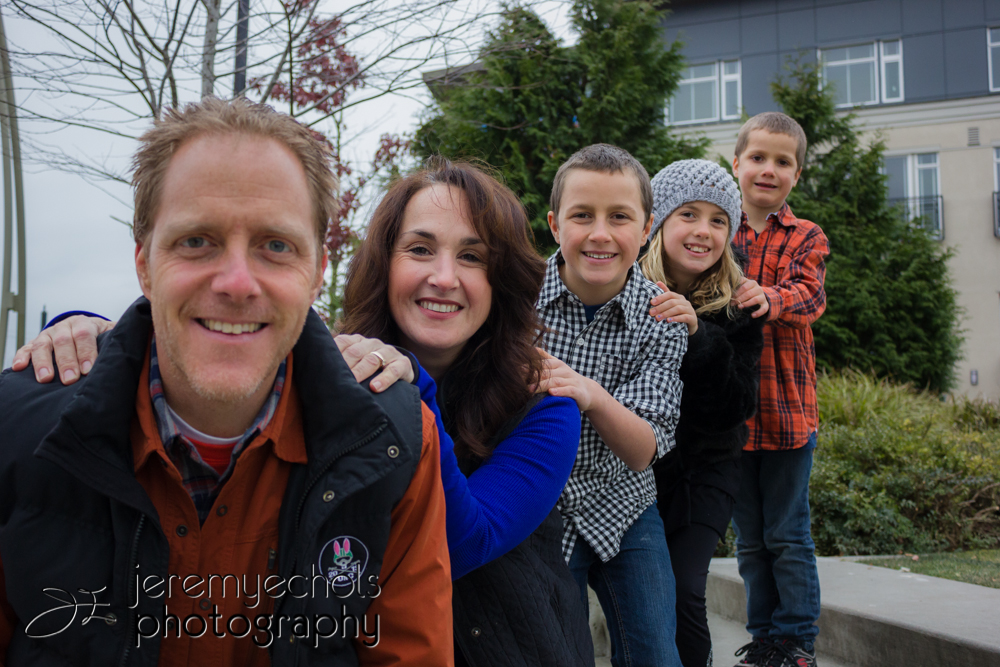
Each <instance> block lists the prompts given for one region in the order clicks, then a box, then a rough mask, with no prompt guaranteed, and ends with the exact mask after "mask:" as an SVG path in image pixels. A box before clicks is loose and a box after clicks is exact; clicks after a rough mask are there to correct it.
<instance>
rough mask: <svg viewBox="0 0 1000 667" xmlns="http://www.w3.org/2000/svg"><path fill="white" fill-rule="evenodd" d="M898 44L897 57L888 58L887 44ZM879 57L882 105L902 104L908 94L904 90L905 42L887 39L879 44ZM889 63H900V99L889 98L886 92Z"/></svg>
mask: <svg viewBox="0 0 1000 667" xmlns="http://www.w3.org/2000/svg"><path fill="white" fill-rule="evenodd" d="M891 42H896V43H897V44H899V53H897V54H895V55H890V56H887V55H885V45H886V44H887V43H891ZM878 55H879V60H880V63H879V75H880V78H881V82H880V83H881V86H880V91H881V93H882V104H891V103H893V102H902V101H903V100H905V99H906V92H905V91H904V90H903V85H904V84H903V40H901V39H887V40H885V41H883V42H879V43H878ZM887 63H899V97H889V95H888V94H887V93H886V91H885V81H886V76H885V66H886V64H887Z"/></svg>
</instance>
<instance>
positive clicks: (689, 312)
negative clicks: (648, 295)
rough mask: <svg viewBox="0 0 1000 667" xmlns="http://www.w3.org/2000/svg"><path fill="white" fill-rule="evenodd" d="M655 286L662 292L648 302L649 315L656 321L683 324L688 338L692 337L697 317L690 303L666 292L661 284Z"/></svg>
mask: <svg viewBox="0 0 1000 667" xmlns="http://www.w3.org/2000/svg"><path fill="white" fill-rule="evenodd" d="M656 286H657V287H659V288H660V289H661V290H663V294H657V295H656V296H654V297H653V298H652V299H650V300H649V303H650V304H651V305H652V308H650V309H649V314H650V315H652V316H653V317H655V318H656V319H657V320H658V321H662V320H666V321H667V322H683V323H684V324H686V325H687V328H688V336H693V335H694V332H695V331H697V330H698V316H697V315H695V312H694V307H693V306H692V305H691V302H690V301H688V300H687V299H685V298H684V297H683V296H681V295H680V294H678V293H677V292H671V291H670V290H668V289H667V286H666V285H664V284H663V283H662V282H658V283H656Z"/></svg>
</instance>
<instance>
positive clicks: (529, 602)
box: [343, 160, 594, 667]
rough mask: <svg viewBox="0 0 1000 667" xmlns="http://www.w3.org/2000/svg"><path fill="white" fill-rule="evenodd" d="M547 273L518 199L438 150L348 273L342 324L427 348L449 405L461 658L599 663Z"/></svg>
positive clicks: (371, 233) (445, 457) (442, 426)
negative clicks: (551, 332) (569, 558)
mask: <svg viewBox="0 0 1000 667" xmlns="http://www.w3.org/2000/svg"><path fill="white" fill-rule="evenodd" d="M544 271H545V265H544V262H543V261H542V259H541V258H540V257H539V256H538V255H537V254H536V253H535V251H534V249H533V248H532V245H531V240H530V237H529V228H528V220H527V217H526V216H525V213H524V209H523V207H522V206H521V203H520V202H519V201H518V199H517V197H516V196H515V195H514V194H513V193H512V192H511V191H510V190H508V189H507V188H506V187H504V186H503V185H501V184H500V183H498V182H497V181H496V180H495V179H494V178H492V177H491V176H489V175H488V174H486V173H484V172H483V171H481V170H480V169H478V168H476V167H474V166H472V165H470V164H462V163H451V162H448V161H445V160H436V161H433V162H431V163H430V164H429V165H428V167H427V168H426V169H424V170H421V171H419V172H417V173H415V174H412V175H410V176H408V177H406V178H404V179H402V180H400V181H398V182H396V183H395V184H394V185H393V186H392V187H391V188H390V189H389V192H388V193H386V195H385V198H384V199H383V200H382V203H381V204H380V205H379V207H378V209H377V210H376V211H375V214H374V215H373V217H372V221H371V223H370V224H369V227H368V235H367V237H366V238H365V241H364V243H363V244H362V245H361V248H360V249H359V251H358V253H357V255H355V257H354V259H353V261H352V263H351V267H350V269H349V271H348V275H347V285H346V288H345V293H344V297H345V298H344V323H343V330H344V331H346V332H349V333H356V334H362V335H364V336H368V337H371V338H378V339H381V340H382V341H385V342H386V343H391V344H396V345H400V346H402V347H405V348H407V349H408V350H410V351H411V352H413V353H414V355H415V356H416V358H417V360H418V361H419V362H420V365H421V366H422V370H421V373H420V377H419V378H418V380H417V382H418V384H419V386H420V389H421V397H422V398H423V399H424V401H425V402H426V403H427V404H428V406H430V407H431V409H432V410H434V411H435V412H436V413H437V416H438V428H439V431H440V436H441V452H442V455H441V475H442V479H443V481H444V487H445V497H446V501H447V512H448V520H447V526H448V548H449V551H450V553H451V563H452V576H453V577H454V578H455V581H454V588H453V609H454V618H455V643H456V648H455V657H456V664H457V665H466V664H468V665H476V666H480V665H507V664H517V665H540V666H541V665H545V666H546V667H548V666H550V665H552V666H559V665H567V666H568V665H593V662H594V657H593V646H592V644H591V640H590V632H589V626H588V623H587V618H586V615H585V613H584V610H583V605H582V600H581V599H580V595H579V588H578V586H577V585H576V584H575V582H574V581H573V578H572V575H571V574H570V571H569V569H568V568H567V567H566V564H565V561H564V560H563V557H562V553H561V549H560V541H561V536H562V520H561V518H560V516H559V512H558V511H557V510H556V509H554V506H555V503H556V500H557V499H558V497H559V494H560V493H561V491H562V488H563V486H564V485H565V483H566V480H567V479H568V477H569V473H570V470H571V469H572V466H573V462H574V460H575V458H576V450H577V446H578V444H579V437H580V413H579V410H578V408H577V407H576V403H575V402H574V401H572V400H571V399H567V398H558V397H554V396H544V397H539V395H534V394H533V392H532V386H533V385H534V384H535V383H537V381H538V374H539V370H540V368H541V358H540V354H539V352H538V351H537V348H536V347H535V345H536V343H537V342H538V337H539V332H540V327H539V323H538V320H537V316H536V314H535V301H536V299H537V297H538V292H539V290H540V289H541V284H542V278H543V276H544ZM435 381H436V382H435ZM439 406H440V408H441V409H440V410H438V407H439ZM453 438H454V441H453ZM484 628H489V631H488V632H484V630H483V629H484Z"/></svg>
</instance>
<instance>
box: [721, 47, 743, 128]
mask: <svg viewBox="0 0 1000 667" xmlns="http://www.w3.org/2000/svg"><path fill="white" fill-rule="evenodd" d="M733 62H735V63H736V74H726V65H728V64H729V63H733ZM730 81H735V82H736V109H737V111H736V113H735V114H730V115H726V107H727V106H729V105H728V104H727V102H728V101H729V100H728V99H726V84H727V83H729V82H730ZM742 115H743V64H742V63H741V62H740V61H739V59H737V60H720V61H719V117H720V118H722V120H737V119H739V118H740V117H741V116H742Z"/></svg>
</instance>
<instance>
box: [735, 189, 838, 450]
mask: <svg viewBox="0 0 1000 667" xmlns="http://www.w3.org/2000/svg"><path fill="white" fill-rule="evenodd" d="M733 243H735V244H736V246H737V247H738V248H739V249H740V250H742V251H743V252H745V253H746V254H747V257H749V264H748V266H747V270H746V275H747V277H748V278H752V279H754V280H756V281H757V282H758V283H759V284H760V286H761V287H763V288H764V293H765V295H766V296H767V301H768V304H770V310H769V311H768V313H767V321H768V324H767V326H765V327H764V353H763V354H762V355H761V358H760V394H759V399H758V401H759V403H758V405H757V414H756V415H754V417H752V418H751V419H750V420H749V421H748V422H747V425H748V426H749V427H750V438H749V439H748V440H747V444H746V446H745V447H744V449H746V450H747V451H761V450H771V451H774V450H786V449H796V448H799V447H802V446H804V445H805V444H806V442H807V441H808V440H809V436H810V435H811V434H812V433H814V432H815V431H816V428H817V426H818V424H819V418H818V410H817V407H816V346H815V344H814V343H813V334H812V329H811V328H810V326H809V325H810V324H812V323H813V322H815V321H816V320H817V319H819V316H820V315H822V314H823V311H824V310H825V309H826V292H824V291H823V279H824V277H825V276H826V264H825V262H824V258H825V257H826V256H827V255H829V254H830V244H829V242H827V240H826V236H825V235H824V234H823V230H822V229H820V228H819V226H818V225H816V224H815V223H812V222H809V221H808V220H801V219H799V218H796V217H795V216H794V215H793V214H792V210H791V209H790V208H789V207H788V204H784V205H783V206H782V207H781V208H780V209H779V210H778V211H777V212H775V213H772V214H770V215H769V216H768V217H767V227H765V228H764V230H763V231H762V232H761V233H760V235H758V234H757V233H756V232H754V230H753V229H751V227H750V225H748V224H747V215H746V213H744V214H743V220H742V222H741V223H740V227H739V229H738V230H737V231H736V238H735V239H734V241H733Z"/></svg>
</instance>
